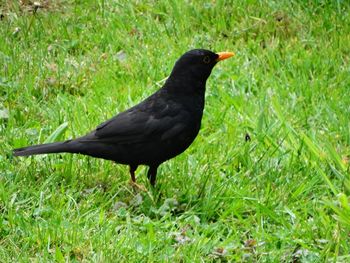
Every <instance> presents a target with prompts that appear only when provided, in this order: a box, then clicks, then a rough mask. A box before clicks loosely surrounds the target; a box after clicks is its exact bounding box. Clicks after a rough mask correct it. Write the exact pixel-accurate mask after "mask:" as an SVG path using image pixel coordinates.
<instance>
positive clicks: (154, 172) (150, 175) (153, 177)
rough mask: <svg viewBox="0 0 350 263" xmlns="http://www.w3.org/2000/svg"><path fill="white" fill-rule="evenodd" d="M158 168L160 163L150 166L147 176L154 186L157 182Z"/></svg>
mask: <svg viewBox="0 0 350 263" xmlns="http://www.w3.org/2000/svg"><path fill="white" fill-rule="evenodd" d="M157 169H158V165H152V166H150V167H149V170H148V173H147V177H148V180H149V182H150V184H151V185H152V186H155V184H156V177H157Z"/></svg>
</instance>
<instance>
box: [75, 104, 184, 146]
mask: <svg viewBox="0 0 350 263" xmlns="http://www.w3.org/2000/svg"><path fill="white" fill-rule="evenodd" d="M147 105H148V106H149V104H147ZM187 119H188V113H187V112H186V111H184V110H183V109H181V107H178V106H177V105H176V104H174V105H169V102H168V103H159V104H158V105H151V107H140V106H135V107H133V108H131V109H129V110H127V111H125V112H122V113H120V114H118V115H117V116H115V117H113V118H112V119H110V120H108V121H106V122H104V123H102V124H100V125H99V126H98V127H97V128H96V130H95V131H94V132H92V133H90V134H89V135H87V136H85V137H83V138H81V140H80V141H99V142H104V143H118V144H132V143H140V142H148V141H152V140H166V139H169V138H171V137H172V136H176V135H177V134H179V133H181V131H183V130H184V129H185V128H186V123H187Z"/></svg>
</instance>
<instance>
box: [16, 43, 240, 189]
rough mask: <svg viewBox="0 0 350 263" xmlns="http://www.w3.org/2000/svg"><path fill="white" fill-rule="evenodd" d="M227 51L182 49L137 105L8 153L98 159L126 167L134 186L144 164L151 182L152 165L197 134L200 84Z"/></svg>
mask: <svg viewBox="0 0 350 263" xmlns="http://www.w3.org/2000/svg"><path fill="white" fill-rule="evenodd" d="M233 55H234V53H232V52H219V53H214V52H211V51H209V50H205V49H194V50H191V51H188V52H186V53H185V54H184V55H182V56H181V57H180V59H179V60H178V61H177V62H176V63H175V66H174V68H173V70H172V72H171V74H170V76H169V78H168V79H167V80H166V82H165V84H164V86H163V87H162V88H161V89H159V90H158V91H157V92H155V93H154V94H153V95H151V96H150V97H148V98H147V99H145V100H144V101H142V102H141V103H139V104H137V105H136V106H134V107H132V108H130V109H128V110H126V111H124V112H121V113H119V114H118V115H116V116H115V117H113V118H111V119H109V120H107V121H106V122H104V123H102V124H100V125H99V126H97V128H96V129H95V130H94V131H92V132H90V133H88V134H87V135H85V136H82V137H79V138H77V139H74V140H67V141H64V142H55V143H48V144H41V145H34V146H29V147H24V148H19V149H15V150H14V156H27V155H35V154H46V153H61V152H67V153H79V154H84V155H89V156H92V157H97V158H103V159H107V160H111V161H114V162H116V163H120V164H127V165H129V167H130V175H131V180H132V182H133V183H134V184H136V180H135V170H136V168H137V167H138V166H139V165H148V166H149V170H148V174H147V176H148V179H149V181H150V183H151V185H155V182H156V175H157V168H158V166H159V165H160V164H161V163H163V162H165V161H166V160H169V159H170V158H173V157H175V156H176V155H178V154H180V153H182V152H183V151H185V150H186V149H187V148H188V147H189V146H190V145H191V143H192V142H193V140H194V139H195V138H196V136H197V134H198V132H199V129H200V125H201V120H202V115H203V109H204V93H205V84H206V81H207V79H208V77H209V75H210V73H211V71H212V69H213V67H214V66H215V64H216V63H217V62H218V61H220V60H223V59H226V58H229V57H231V56H233Z"/></svg>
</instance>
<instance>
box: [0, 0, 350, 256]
mask: <svg viewBox="0 0 350 263" xmlns="http://www.w3.org/2000/svg"><path fill="white" fill-rule="evenodd" d="M15 2H16V1H0V10H1V11H0V12H1V14H2V16H1V17H2V18H1V20H0V116H1V117H0V209H1V210H0V211H1V214H0V216H1V224H0V259H1V261H2V262H15V261H21V262H32V261H33V262H48V261H57V262H63V261H68V262H80V261H83V262H90V261H92V262H153V261H157V262H203V261H221V262H224V261H231V262H234V261H243V262H292V261H294V262H297V261H300V262H324V261H330V262H348V261H349V260H350V256H349V254H350V245H349V244H350V235H349V233H350V204H349V201H350V169H349V158H350V121H349V116H350V107H349V105H350V96H349V88H350V67H349V61H350V55H349V54H350V45H349V43H350V16H349V13H350V7H349V2H348V1H341V0H338V1H326V0H324V1H323V0H318V1H316V0H315V1H253V0H251V1H231V2H230V1H221V0H218V1H206V2H204V1H194V3H192V1H186V2H185V1H173V0H167V1H133V2H132V3H125V2H126V1H112V0H109V1H108V0H106V1H104V0H100V1H59V2H58V1H52V2H51V3H50V2H48V5H45V6H44V8H40V9H39V10H38V11H37V12H35V13H33V7H31V6H30V5H25V6H20V5H17V4H15ZM24 2H28V1H24ZM190 2H191V3H190ZM307 2H308V3H307ZM45 3H47V2H45ZM192 48H208V49H212V50H214V51H234V52H236V54H237V55H236V56H235V57H234V58H231V59H229V60H226V61H225V62H222V63H220V64H219V65H217V67H215V69H214V70H213V73H212V75H211V77H210V79H209V81H208V84H207V93H206V108H205V113H204V117H203V122H202V128H201V131H200V134H199V136H198V138H197V139H196V140H195V142H194V143H193V145H192V146H191V147H190V148H189V149H188V150H187V151H186V152H185V153H184V154H182V155H180V156H178V157H176V158H174V159H172V160H170V161H168V162H166V163H164V164H163V165H162V166H161V167H160V169H159V172H158V184H157V188H156V189H152V188H151V187H150V186H149V184H148V182H147V178H146V168H145V167H142V168H141V167H140V168H139V169H138V170H137V177H138V182H139V183H142V184H145V185H146V187H147V188H148V189H149V191H148V192H145V193H143V192H142V193H135V192H134V191H133V190H132V189H131V188H130V186H129V185H128V181H129V174H128V168H127V167H126V166H122V165H115V164H113V163H111V162H108V161H103V160H97V159H93V158H88V157H84V156H78V155H75V156H72V155H68V154H66V155H65V154H61V155H49V156H36V157H30V158H13V157H12V154H11V149H13V148H15V147H21V146H26V145H29V144H36V143H42V142H44V141H45V140H60V139H68V138H74V137H76V136H78V135H82V134H85V133H86V132H87V131H89V130H92V129H94V127H96V125H98V124H99V123H100V122H102V121H103V120H105V119H107V118H109V117H111V116H113V115H114V114H116V113H117V112H120V111H122V110H124V109H126V108H128V107H130V106H132V105H134V104H136V103H137V102H139V101H140V100H142V99H143V98H146V97H147V96H148V95H150V94H152V93H153V92H154V91H155V90H157V89H158V88H159V86H161V85H162V83H163V82H164V79H165V78H166V77H167V75H168V74H169V72H170V70H171V68H172V66H173V64H174V62H175V60H176V59H177V58H178V57H179V56H180V55H181V54H183V53H184V52H185V51H187V50H189V49H192ZM123 55H126V57H125V59H121V57H123ZM7 112H8V116H6V115H7V114H6V113H7ZM60 125H63V126H61V130H59V131H57V128H59V127H60ZM246 134H248V135H249V136H250V138H251V140H250V141H249V140H248V141H246V140H245V137H246Z"/></svg>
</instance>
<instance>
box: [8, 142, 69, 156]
mask: <svg viewBox="0 0 350 263" xmlns="http://www.w3.org/2000/svg"><path fill="white" fill-rule="evenodd" d="M69 142H70V140H68V141H64V142H54V143H47V144H39V145H33V146H28V147H23V148H18V149H14V150H13V155H14V156H28V155H36V154H45V153H61V152H70V146H69Z"/></svg>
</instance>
